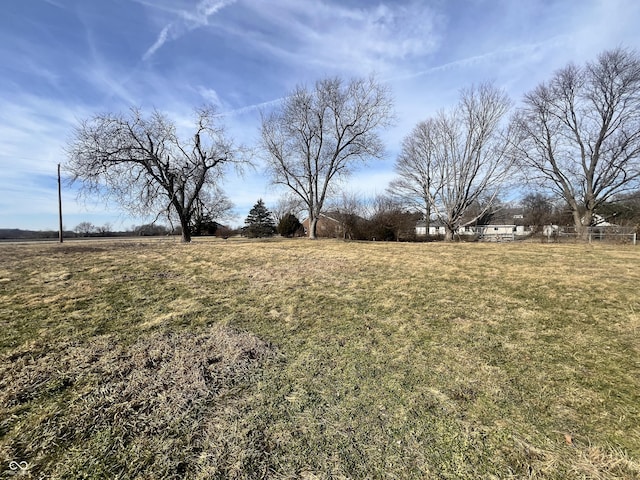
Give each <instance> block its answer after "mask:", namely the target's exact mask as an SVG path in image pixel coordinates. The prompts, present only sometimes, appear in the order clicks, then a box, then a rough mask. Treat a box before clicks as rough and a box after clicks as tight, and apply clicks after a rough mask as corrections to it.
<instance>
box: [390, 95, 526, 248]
mask: <svg viewBox="0 0 640 480" xmlns="http://www.w3.org/2000/svg"><path fill="white" fill-rule="evenodd" d="M510 106H511V102H510V100H509V98H508V97H507V95H506V94H505V93H504V92H503V91H502V90H500V89H498V88H496V87H495V86H494V85H492V84H482V85H480V86H478V87H471V88H469V89H466V90H463V91H462V93H461V98H460V101H459V103H458V105H457V106H456V107H455V108H454V109H452V110H451V111H449V112H446V111H441V112H440V113H439V114H437V115H436V116H435V117H433V118H430V119H428V120H426V121H423V122H421V123H419V124H418V125H417V126H416V127H415V128H414V130H413V131H412V132H411V133H410V134H409V136H407V137H406V138H405V139H404V141H403V144H402V152H401V153H400V155H399V156H398V159H397V161H396V172H397V174H398V178H397V179H396V180H394V182H392V184H391V188H390V191H391V192H392V193H394V194H395V195H399V196H401V197H404V198H405V199H407V198H408V199H410V200H411V201H410V203H413V204H414V205H419V206H420V210H421V211H422V212H423V213H424V214H425V215H426V218H427V220H428V219H429V217H430V215H431V214H432V213H433V214H435V216H436V217H437V218H438V219H439V220H440V221H441V222H442V224H443V225H444V227H445V232H446V233H445V240H448V241H450V240H452V239H453V235H454V233H455V232H456V230H457V229H458V227H459V226H460V225H461V223H462V221H463V220H466V221H467V222H469V221H473V220H474V219H473V218H466V217H467V216H468V213H469V212H470V207H471V206H473V205H474V204H477V203H478V201H479V200H481V199H483V200H486V201H484V202H483V204H484V205H486V208H485V211H486V209H488V208H490V207H491V205H492V202H493V200H495V199H496V198H497V195H498V193H499V192H500V189H501V187H503V186H504V183H505V180H506V178H507V174H508V172H509V170H510V169H511V167H512V166H513V160H514V159H513V154H512V152H511V148H510V142H509V132H508V131H506V129H505V128H503V127H502V121H503V119H504V117H505V115H506V114H507V112H508V111H509V108H510ZM485 211H481V212H476V213H477V215H475V217H476V218H478V217H480V216H482V215H483V214H484V213H485Z"/></svg>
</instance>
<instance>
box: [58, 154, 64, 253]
mask: <svg viewBox="0 0 640 480" xmlns="http://www.w3.org/2000/svg"><path fill="white" fill-rule="evenodd" d="M58 220H59V233H58V238H59V240H60V243H62V242H63V238H62V189H61V187H60V164H58Z"/></svg>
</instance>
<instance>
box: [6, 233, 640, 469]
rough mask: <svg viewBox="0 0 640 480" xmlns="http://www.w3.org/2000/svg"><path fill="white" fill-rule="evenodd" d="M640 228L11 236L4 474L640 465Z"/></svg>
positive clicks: (7, 256) (607, 467) (7, 317)
mask: <svg viewBox="0 0 640 480" xmlns="http://www.w3.org/2000/svg"><path fill="white" fill-rule="evenodd" d="M639 284H640V249H639V247H632V246H607V245H593V246H591V245H548V244H534V243H529V244H516V243H511V244H441V243H437V244H436V243H434V244H397V243H344V242H339V241H317V242H310V241H307V240H289V241H285V240H272V241H247V240H244V241H239V240H233V241H232V240H229V241H226V242H225V241H222V240H196V241H195V242H194V243H192V244H190V245H182V244H178V243H174V242H172V241H167V240H164V241H147V242H138V241H134V240H127V241H125V240H121V241H113V242H101V241H92V242H69V243H65V244H63V245H58V244H31V245H27V244H2V245H0V331H1V332H2V334H1V335H0V462H1V463H0V477H1V478H5V477H6V478H10V476H11V475H14V474H15V475H18V474H21V475H23V476H22V477H20V478H29V477H30V478H47V479H49V478H59V479H63V478H64V479H73V478H123V479H124V478H148V479H160V478H198V479H208V478H251V479H253V478H275V479H285V478H292V479H293V478H302V479H325V478H326V479H328V478H335V479H341V478H358V479H364V478H372V479H375V478H380V479H382V478H385V479H386V478H389V479H409V478H434V479H440V478H443V479H464V478H500V479H502V478H517V479H567V478H577V479H579V478H585V479H619V478H624V479H626V478H630V479H633V478H640V420H639V419H640V339H639V334H640V292H639V291H638V285H639Z"/></svg>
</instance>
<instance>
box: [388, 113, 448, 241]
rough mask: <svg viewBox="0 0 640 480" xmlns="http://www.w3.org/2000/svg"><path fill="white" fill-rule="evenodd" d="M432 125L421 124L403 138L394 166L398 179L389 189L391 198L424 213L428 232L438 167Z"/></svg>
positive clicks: (392, 182) (428, 123)
mask: <svg viewBox="0 0 640 480" xmlns="http://www.w3.org/2000/svg"><path fill="white" fill-rule="evenodd" d="M433 123H435V122H433V121H430V120H428V121H425V122H420V123H418V125H416V126H415V127H414V129H413V131H412V132H411V134H410V135H408V136H407V137H405V138H404V140H403V141H402V150H401V152H400V155H398V158H397V160H396V165H395V171H396V173H397V174H398V177H397V178H396V179H394V180H393V181H391V183H390V184H389V187H388V188H387V191H388V193H389V195H391V196H393V197H394V198H397V199H398V200H399V201H400V202H401V203H402V204H404V205H406V206H407V207H409V208H410V209H413V210H415V211H417V212H421V213H422V215H423V218H424V220H425V222H426V227H427V232H428V231H429V221H430V219H431V213H432V212H431V210H432V209H431V198H432V197H433V195H434V193H435V192H432V191H431V187H432V184H433V180H434V175H435V165H436V160H435V158H434V157H435V152H436V148H435V147H436V146H435V145H434V143H433V142H434V138H433V135H432V131H431V127H432V126H433Z"/></svg>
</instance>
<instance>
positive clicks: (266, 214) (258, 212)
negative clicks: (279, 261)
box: [244, 199, 276, 238]
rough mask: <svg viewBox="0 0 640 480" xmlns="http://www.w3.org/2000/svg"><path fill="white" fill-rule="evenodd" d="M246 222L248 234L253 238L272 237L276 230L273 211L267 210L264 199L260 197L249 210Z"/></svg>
mask: <svg viewBox="0 0 640 480" xmlns="http://www.w3.org/2000/svg"><path fill="white" fill-rule="evenodd" d="M244 223H245V225H246V227H245V231H246V234H247V236H248V237H251V238H256V237H271V236H272V235H273V234H274V233H275V231H276V226H275V223H274V221H273V217H272V216H271V212H270V211H269V210H267V207H265V205H264V202H263V201H262V199H259V200H258V202H257V203H256V204H255V205H254V206H253V208H252V209H251V210H250V211H249V215H248V216H247V218H246V219H245V221H244Z"/></svg>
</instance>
